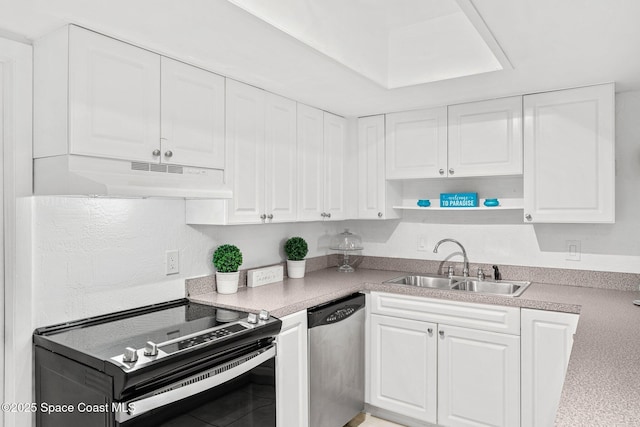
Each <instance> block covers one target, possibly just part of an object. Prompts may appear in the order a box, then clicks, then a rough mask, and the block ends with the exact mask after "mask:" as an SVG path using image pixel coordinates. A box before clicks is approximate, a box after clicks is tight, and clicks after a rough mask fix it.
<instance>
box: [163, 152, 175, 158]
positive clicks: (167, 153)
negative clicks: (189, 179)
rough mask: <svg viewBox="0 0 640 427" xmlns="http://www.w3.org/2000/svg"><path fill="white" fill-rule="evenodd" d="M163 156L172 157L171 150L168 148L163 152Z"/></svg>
mask: <svg viewBox="0 0 640 427" xmlns="http://www.w3.org/2000/svg"><path fill="white" fill-rule="evenodd" d="M164 156H165V157H172V156H173V151H171V150H169V151H167V152H165V153H164Z"/></svg>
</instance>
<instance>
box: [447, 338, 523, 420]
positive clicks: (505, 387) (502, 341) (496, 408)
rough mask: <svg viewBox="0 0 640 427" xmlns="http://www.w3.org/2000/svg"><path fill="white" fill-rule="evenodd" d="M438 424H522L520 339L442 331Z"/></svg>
mask: <svg viewBox="0 0 640 427" xmlns="http://www.w3.org/2000/svg"><path fill="white" fill-rule="evenodd" d="M438 341H439V342H438V424H439V425H442V426H505V427H512V426H518V425H520V337H518V336H516V335H508V334H498V333H495V332H486V331H479V330H476V329H468V328H459V327H455V326H448V325H439V327H438Z"/></svg>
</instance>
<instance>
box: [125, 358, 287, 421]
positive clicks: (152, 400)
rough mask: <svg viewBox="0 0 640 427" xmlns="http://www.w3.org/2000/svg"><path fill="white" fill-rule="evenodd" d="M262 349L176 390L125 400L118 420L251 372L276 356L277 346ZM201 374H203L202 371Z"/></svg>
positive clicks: (129, 418) (184, 397)
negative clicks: (227, 367)
mask: <svg viewBox="0 0 640 427" xmlns="http://www.w3.org/2000/svg"><path fill="white" fill-rule="evenodd" d="M261 351H262V353H260V354H259V355H258V356H256V357H253V358H251V359H249V360H247V361H246V362H244V363H242V364H240V365H238V366H234V367H233V368H230V369H228V370H225V371H223V372H220V373H218V374H216V375H212V376H210V377H209V378H206V379H203V380H200V381H197V382H194V383H192V384H189V385H185V386H183V387H180V388H176V389H174V390H170V391H166V392H164V393H160V394H157V395H155V396H150V397H146V398H145V397H143V398H140V399H139V400H136V399H133V400H130V401H128V402H125V403H124V404H122V405H121V406H120V407H121V408H123V410H121V411H117V412H116V413H115V417H116V421H117V422H119V423H124V422H125V421H129V420H131V419H133V418H135V417H138V416H140V415H142V414H144V413H146V412H149V411H151V410H153V409H156V408H160V407H162V406H165V405H169V404H171V403H174V402H177V401H178V400H182V399H186V398H188V397H190V396H193V395H196V394H198V393H201V392H203V391H205V390H209V389H212V388H214V387H217V386H219V385H220V384H224V383H225V382H227V381H230V380H232V379H234V378H236V377H238V376H240V375H242V374H244V373H247V372H249V371H250V370H252V369H253V368H255V367H257V366H258V365H260V364H262V363H264V362H265V361H267V360H269V359H271V358H272V357H275V355H276V348H275V346H271V347H269V348H268V349H266V350H261ZM247 356H248V355H247ZM247 356H245V357H247ZM215 369H216V368H213V369H212V370H215ZM199 375H202V373H201V374H199ZM127 408H129V410H128V411H127V410H126V409H127Z"/></svg>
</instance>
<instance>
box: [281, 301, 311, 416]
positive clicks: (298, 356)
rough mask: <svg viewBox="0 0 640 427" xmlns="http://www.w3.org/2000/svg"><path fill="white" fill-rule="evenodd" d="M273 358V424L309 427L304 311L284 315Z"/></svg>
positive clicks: (305, 312) (305, 314) (305, 316)
mask: <svg viewBox="0 0 640 427" xmlns="http://www.w3.org/2000/svg"><path fill="white" fill-rule="evenodd" d="M281 320H282V330H281V332H280V335H278V338H277V343H278V355H277V356H276V390H277V397H276V425H277V426H278V427H290V426H301V427H304V426H307V425H309V381H308V378H309V372H308V369H307V366H308V365H307V311H306V310H303V311H299V312H297V313H294V314H291V315H289V316H285V317H283V318H282V319H281Z"/></svg>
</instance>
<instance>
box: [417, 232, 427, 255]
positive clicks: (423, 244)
mask: <svg viewBox="0 0 640 427" xmlns="http://www.w3.org/2000/svg"><path fill="white" fill-rule="evenodd" d="M418 251H419V252H426V251H427V236H426V234H420V235H419V236H418Z"/></svg>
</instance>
